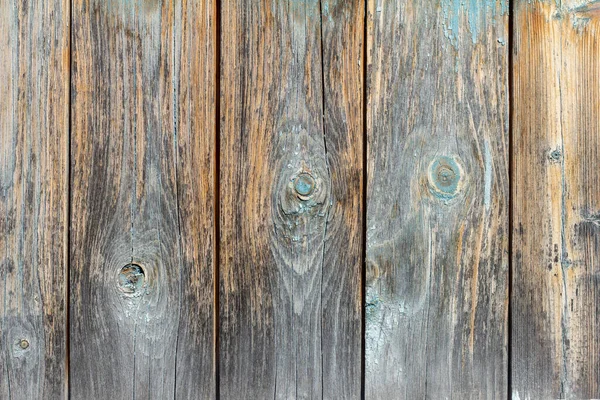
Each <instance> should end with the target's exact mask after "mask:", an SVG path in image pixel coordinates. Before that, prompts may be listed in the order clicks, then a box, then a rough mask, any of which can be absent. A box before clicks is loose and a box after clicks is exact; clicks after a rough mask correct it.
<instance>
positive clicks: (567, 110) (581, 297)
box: [511, 0, 600, 399]
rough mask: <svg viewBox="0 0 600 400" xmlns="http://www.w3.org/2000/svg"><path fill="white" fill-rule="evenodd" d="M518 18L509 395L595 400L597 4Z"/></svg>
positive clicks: (599, 347)
mask: <svg viewBox="0 0 600 400" xmlns="http://www.w3.org/2000/svg"><path fill="white" fill-rule="evenodd" d="M557 3H558V4H560V5H559V6H557ZM514 18H515V20H514V50H513V51H514V65H513V86H514V103H513V104H514V106H513V108H514V114H513V118H514V159H513V160H514V163H513V171H514V175H513V198H514V203H513V207H514V208H513V216H514V218H513V221H514V226H513V243H514V245H513V246H514V248H513V255H514V259H513V266H514V273H513V290H512V299H511V300H512V310H513V311H512V354H513V357H512V358H513V362H512V370H511V374H512V387H513V389H512V398H513V399H542V398H544V399H546V398H547V399H549V398H561V399H575V398H577V399H590V398H600V335H599V332H600V314H599V310H598V304H600V280H599V278H598V277H599V276H600V264H599V263H598V260H597V258H598V254H600V240H599V238H600V235H599V233H600V218H599V215H600V214H599V213H600V193H599V192H598V189H597V188H598V185H599V183H600V173H599V172H598V167H597V166H598V164H600V129H599V128H600V113H599V105H600V13H599V12H598V4H597V3H595V2H587V3H586V2H583V4H582V2H580V1H571V0H568V1H566V0H565V1H562V2H554V1H546V2H539V1H532V2H527V1H518V2H516V6H515V14H514Z"/></svg>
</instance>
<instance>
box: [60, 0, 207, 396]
mask: <svg viewBox="0 0 600 400" xmlns="http://www.w3.org/2000/svg"><path fill="white" fill-rule="evenodd" d="M73 6H74V9H73V32H72V35H73V62H72V88H71V89H72V121H73V125H72V138H71V154H72V157H73V158H72V174H71V182H70V184H71V203H72V213H71V254H70V263H71V265H70V271H71V275H70V277H71V279H70V283H71V286H70V296H71V308H70V309H71V314H70V316H71V321H70V322H71V326H70V332H71V346H70V347H71V348H70V354H71V357H70V371H71V386H70V388H71V398H73V399H90V398H92V399H125V398H128V399H129V398H133V399H142V398H143V399H148V398H153V399H170V398H181V399H188V398H210V397H213V396H214V393H215V387H216V385H215V384H216V382H215V371H214V364H215V360H214V333H213V331H214V321H213V317H214V305H213V300H214V280H213V268H214V266H213V259H214V254H213V253H214V244H213V243H214V226H213V223H214V218H215V217H214V191H215V186H214V164H215V157H216V155H215V154H214V151H215V149H214V138H215V95H216V93H215V47H214V46H215V25H214V11H215V10H214V4H213V3H212V2H208V1H206V2H205V1H200V2H187V1H179V0H163V1H160V0H151V1H141V2H138V1H128V0H112V1H101V0H94V1H82V0H78V1H74V2H73Z"/></svg>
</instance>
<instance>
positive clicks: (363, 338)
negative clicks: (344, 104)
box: [360, 0, 369, 400]
mask: <svg viewBox="0 0 600 400" xmlns="http://www.w3.org/2000/svg"><path fill="white" fill-rule="evenodd" d="M364 3H365V4H364V20H363V43H362V45H363V49H362V60H361V63H362V65H361V66H362V118H363V120H362V128H363V132H362V139H363V143H362V185H363V187H362V206H363V208H362V215H361V218H362V221H361V222H362V229H361V230H362V232H361V233H362V243H361V245H362V249H361V257H362V260H361V267H362V270H361V282H360V302H361V303H360V313H361V316H360V317H361V318H360V319H361V335H360V337H361V349H360V353H361V354H360V363H361V364H360V382H361V384H360V398H361V399H363V400H364V399H365V391H366V360H367V354H366V350H367V349H366V344H367V340H366V333H367V329H366V328H367V313H366V304H365V299H366V293H367V288H366V282H367V279H366V277H367V276H366V273H367V272H366V271H367V182H368V171H367V157H368V148H367V144H368V134H367V127H368V126H367V113H368V109H367V99H368V96H367V72H368V71H367V45H368V43H367V41H368V34H369V32H368V17H369V14H368V11H369V4H368V3H369V2H368V0H365V2H364Z"/></svg>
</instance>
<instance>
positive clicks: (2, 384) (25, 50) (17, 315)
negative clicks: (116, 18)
mask: <svg viewBox="0 0 600 400" xmlns="http://www.w3.org/2000/svg"><path fill="white" fill-rule="evenodd" d="M68 136H69V2H68V1H65V0H48V1H43V2H41V1H39V2H38V1H18V0H3V1H1V2H0V283H1V285H2V287H1V288H0V345H1V346H2V348H1V350H0V398H2V399H7V400H16V399H27V400H29V399H60V398H66V395H67V393H66V384H67V375H66V373H67V371H66V361H67V360H66V355H67V351H66V350H67V349H66V347H67V346H66V298H65V296H66V282H65V278H66V271H67V264H66V263H67V257H66V253H67V218H68V217H67V214H68V210H67V208H68V191H67V190H68V187H67V180H68V178H67V177H68V162H69V161H68V154H69V153H68V148H67V145H68Z"/></svg>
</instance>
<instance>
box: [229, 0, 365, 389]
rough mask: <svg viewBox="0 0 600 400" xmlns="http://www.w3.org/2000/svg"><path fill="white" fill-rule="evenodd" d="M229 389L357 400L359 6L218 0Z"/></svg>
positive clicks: (347, 3) (358, 322)
mask: <svg viewBox="0 0 600 400" xmlns="http://www.w3.org/2000/svg"><path fill="white" fill-rule="evenodd" d="M222 6H223V9H222V12H221V15H222V27H221V31H222V41H221V45H222V57H221V60H220V62H221V68H222V73H221V77H222V80H221V166H220V168H221V212H220V218H221V250H220V253H221V259H220V309H221V314H220V377H221V382H220V391H221V392H220V394H221V397H222V398H224V399H236V398H249V399H262V398H277V399H291V398H335V399H339V398H347V399H350V398H359V396H360V389H361V378H360V367H361V364H360V362H361V361H360V358H361V357H360V356H361V351H360V350H361V349H360V341H361V324H360V317H361V298H360V286H361V248H362V234H361V227H362V221H361V211H362V206H363V200H362V190H361V186H362V185H361V181H362V116H361V110H362V107H361V106H362V104H361V103H362V93H363V92H362V69H361V67H362V65H364V64H362V63H361V62H362V61H361V58H362V50H363V47H362V45H363V20H364V11H363V9H364V6H363V5H361V4H360V2H344V1H339V2H338V1H333V2H326V3H323V4H321V3H320V2H318V1H312V0H311V1H305V2H296V1H292V2H280V1H266V2H249V1H243V0H238V1H231V2H223V4H222Z"/></svg>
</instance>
